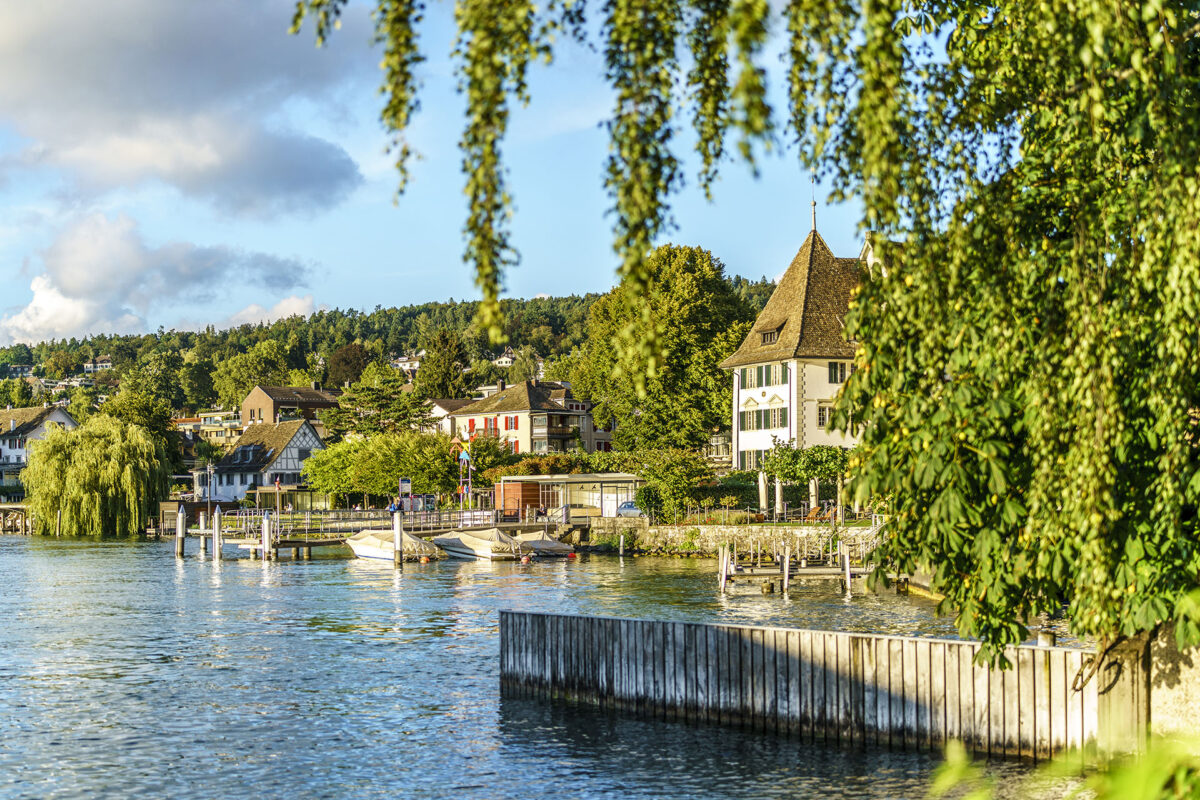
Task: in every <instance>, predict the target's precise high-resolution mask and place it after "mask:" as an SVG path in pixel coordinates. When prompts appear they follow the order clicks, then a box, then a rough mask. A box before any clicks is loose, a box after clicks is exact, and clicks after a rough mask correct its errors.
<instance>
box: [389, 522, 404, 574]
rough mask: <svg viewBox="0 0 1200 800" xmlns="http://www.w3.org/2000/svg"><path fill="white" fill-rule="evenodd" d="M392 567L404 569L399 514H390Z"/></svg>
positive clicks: (402, 535)
mask: <svg viewBox="0 0 1200 800" xmlns="http://www.w3.org/2000/svg"><path fill="white" fill-rule="evenodd" d="M392 566H394V567H395V568H396V569H404V532H403V531H401V530H400V512H398V511H393V512H392Z"/></svg>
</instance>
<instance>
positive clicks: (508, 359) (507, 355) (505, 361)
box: [492, 345, 517, 369]
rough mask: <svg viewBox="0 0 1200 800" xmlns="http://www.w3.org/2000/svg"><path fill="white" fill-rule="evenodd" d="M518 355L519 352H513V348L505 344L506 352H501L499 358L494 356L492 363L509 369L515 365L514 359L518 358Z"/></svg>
mask: <svg viewBox="0 0 1200 800" xmlns="http://www.w3.org/2000/svg"><path fill="white" fill-rule="evenodd" d="M516 356H517V354H516V353H514V352H513V349H512V348H511V347H509V346H508V345H505V347H504V352H503V353H501V354H500V356H499V357H498V358H493V359H492V363H493V364H494V365H496V366H497V367H501V368H503V369H508V368H509V367H511V366H512V365H513V361H515V360H516Z"/></svg>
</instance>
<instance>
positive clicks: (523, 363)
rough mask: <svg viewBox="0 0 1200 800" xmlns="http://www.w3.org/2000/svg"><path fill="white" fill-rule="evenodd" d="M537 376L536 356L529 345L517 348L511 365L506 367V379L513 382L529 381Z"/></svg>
mask: <svg viewBox="0 0 1200 800" xmlns="http://www.w3.org/2000/svg"><path fill="white" fill-rule="evenodd" d="M537 376H538V356H537V353H535V352H534V350H533V348H532V347H530V346H529V345H525V346H524V347H522V348H520V349H518V350H517V352H516V354H515V355H514V356H513V363H512V366H511V367H509V368H508V379H509V380H510V381H511V382H513V383H520V382H521V381H531V380H533V379H535V378H537Z"/></svg>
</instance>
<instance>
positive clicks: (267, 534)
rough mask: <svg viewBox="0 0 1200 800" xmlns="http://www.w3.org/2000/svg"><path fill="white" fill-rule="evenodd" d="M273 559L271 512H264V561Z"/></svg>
mask: <svg viewBox="0 0 1200 800" xmlns="http://www.w3.org/2000/svg"><path fill="white" fill-rule="evenodd" d="M270 557H271V512H270V511H264V512H263V515H262V560H263V561H264V562H266V561H267V560H268V559H270Z"/></svg>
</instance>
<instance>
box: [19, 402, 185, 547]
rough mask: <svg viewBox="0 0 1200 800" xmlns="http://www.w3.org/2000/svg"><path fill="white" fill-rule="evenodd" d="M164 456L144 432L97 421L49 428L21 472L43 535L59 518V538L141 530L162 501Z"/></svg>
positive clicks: (119, 423) (96, 418) (165, 481)
mask: <svg viewBox="0 0 1200 800" xmlns="http://www.w3.org/2000/svg"><path fill="white" fill-rule="evenodd" d="M166 464H167V455H166V453H165V451H164V449H163V445H162V443H161V441H160V440H158V439H157V438H155V437H153V436H151V435H150V434H149V433H147V432H146V431H145V430H144V429H143V428H141V427H139V426H137V425H132V424H130V423H127V422H122V421H120V420H118V419H115V418H114V417H110V416H107V415H104V414H97V415H95V416H93V417H91V418H90V419H89V420H88V421H87V422H85V423H84V424H83V425H81V426H79V427H78V428H75V429H74V430H70V431H68V430H64V429H63V428H61V427H59V426H50V427H49V428H48V429H47V431H46V436H45V438H44V439H42V440H41V441H35V442H31V444H30V453H29V466H28V467H26V468H25V469H24V470H22V472H21V482H22V483H24V484H25V487H26V492H27V494H28V498H29V508H30V510H31V511H32V512H33V515H34V518H35V519H36V520H37V524H38V527H39V530H41V532H42V533H47V532H49V531H53V530H54V527H55V524H56V522H57V515H58V512H60V511H61V512H62V529H63V531H64V532H67V533H71V534H74V535H81V536H129V535H133V534H135V533H138V532H139V531H141V530H143V529H144V528H145V526H146V522H147V520H148V519H149V518H150V517H151V516H152V515H153V514H154V512H155V507H156V504H157V503H158V501H159V500H161V499H162V498H163V497H165V496H166V494H167V488H168V478H169V474H168V471H167V467H166Z"/></svg>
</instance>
